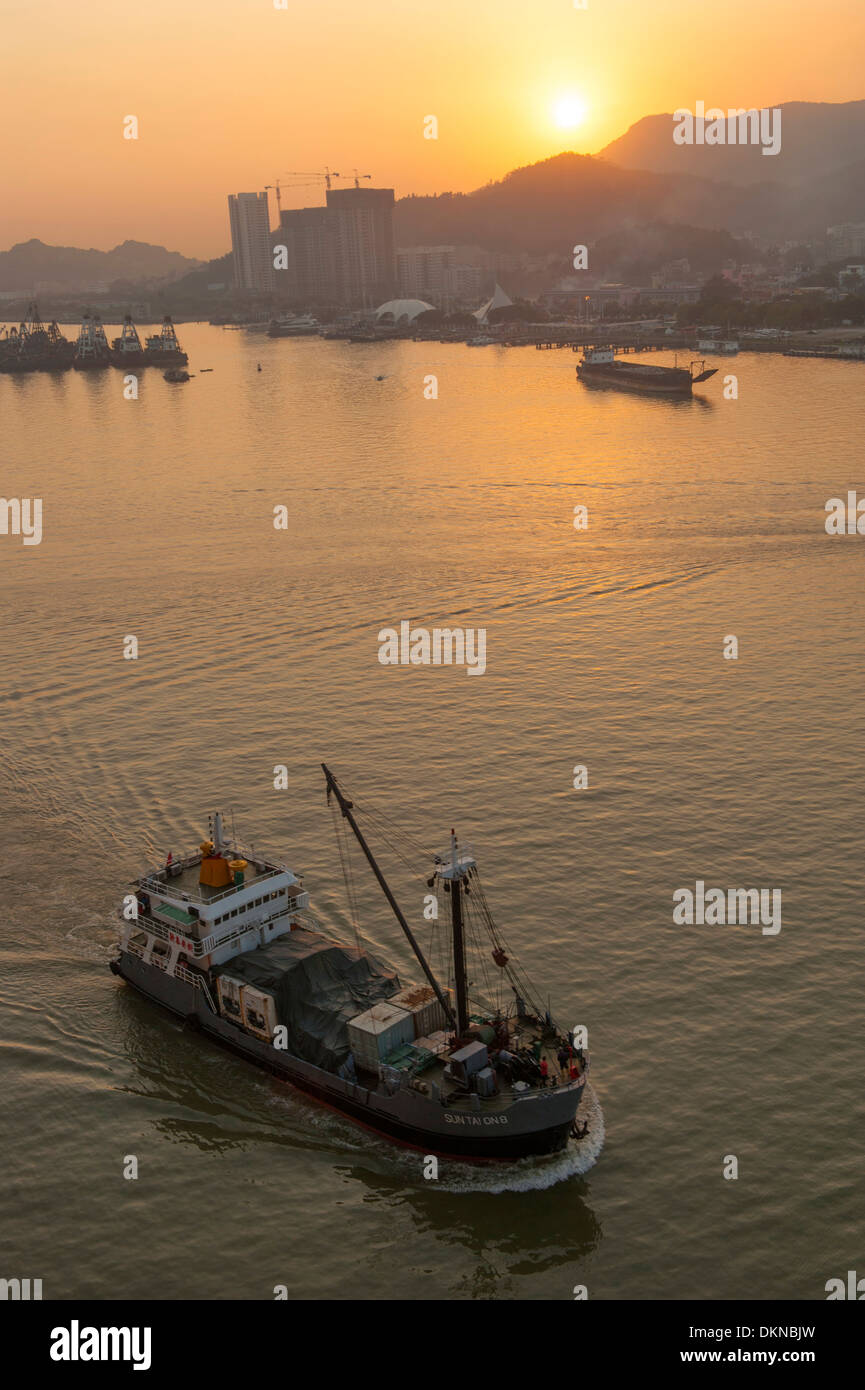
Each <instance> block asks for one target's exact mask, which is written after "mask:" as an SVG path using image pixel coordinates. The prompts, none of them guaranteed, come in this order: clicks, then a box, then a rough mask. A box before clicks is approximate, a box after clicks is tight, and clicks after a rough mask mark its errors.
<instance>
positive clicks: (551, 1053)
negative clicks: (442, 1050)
mask: <svg viewBox="0 0 865 1390" xmlns="http://www.w3.org/2000/svg"><path fill="white" fill-rule="evenodd" d="M538 1041H540V1042H541V1050H540V1053H539V1056H538V1061H540V1060H541V1058H545V1059H546V1063H547V1068H548V1080H547V1085H546V1087H544V1088H541V1087H539V1086H537V1085H530V1086H528V1088H525V1087H524V1088H523V1089H515V1088H514V1086H513V1085H512V1084H510V1083H509V1082H503V1081H502V1080H501V1078H500V1075H499V1073H498V1072H497V1073H496V1079H497V1084H498V1086H499V1089H498V1090H497V1091H496V1093H495V1095H492V1096H484V1097H483V1098H481V1102H480V1103H481V1113H482V1114H495V1112H496V1111H499V1110H507V1109H508V1108H509V1107H510V1106H511V1105H512V1104H513V1102H514V1100H515V1099H517V1098H518V1097H519V1096H525V1095H528V1094H531V1093H536V1092H537V1091H538V1090H540V1089H544V1090H547V1091H550V1092H552V1091H554V1090H557V1091H561V1090H564V1089H566V1088H568V1087H574V1086H576V1085H578V1084H579V1079H580V1078H581V1077H582V1075H583V1069H582V1068H580V1078H577V1079H575V1080H574V1081H571V1079H570V1077H569V1076H568V1077H565V1076H563V1075H562V1072H561V1069H560V1067H559V1061H558V1057H557V1048H556V1045H555V1044H554V1043H548V1042H544V1040H543V1038H542V1030H541V1028H540V1027H539V1026H538V1025H537V1024H536V1023H533V1022H531V1021H529V1020H528V1019H523V1020H522V1021H521V1023H520V1026H519V1028H518V1029H517V1027H516V1024H515V1023H514V1028H513V1031H512V1033H511V1038H510V1043H509V1050H510V1051H512V1052H517V1051H518V1049H520V1048H532V1046H533V1045H534V1044H535V1043H536V1042H538ZM448 1060H449V1059H448V1057H447V1056H445V1057H444V1058H436V1060H435V1062H432V1063H430V1064H428V1065H427V1066H425V1067H424V1068H423V1070H422V1071H420V1072H418V1073H417V1074H416V1080H417V1081H419V1082H422V1083H425V1084H426V1086H427V1087H429V1085H430V1084H431V1083H435V1085H437V1086H438V1088H439V1090H440V1091H441V1094H442V1096H443V1097H445V1098H446V1099H447V1102H448V1104H449V1106H450V1107H452V1108H454V1109H456V1110H457V1111H458V1112H460V1113H461V1112H462V1111H465V1112H466V1113H474V1112H475V1109H476V1107H475V1103H474V1099H473V1093H471V1092H468V1091H466V1090H465V1088H464V1087H463V1086H461V1085H460V1084H459V1083H458V1082H457V1081H455V1080H453V1079H452V1078H451V1077H449V1076H446V1075H445V1065H446V1063H447V1061H448ZM578 1065H579V1063H578ZM553 1082H555V1085H553Z"/></svg>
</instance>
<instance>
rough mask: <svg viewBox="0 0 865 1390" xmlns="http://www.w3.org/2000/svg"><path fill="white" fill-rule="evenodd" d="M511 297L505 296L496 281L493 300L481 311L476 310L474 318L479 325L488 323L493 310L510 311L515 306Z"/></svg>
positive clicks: (482, 307) (482, 306)
mask: <svg viewBox="0 0 865 1390" xmlns="http://www.w3.org/2000/svg"><path fill="white" fill-rule="evenodd" d="M513 302H514V301H513V300H512V299H511V298H510V296H509V295H507V294H505V292H504V290H503V289H502V287H501V285H500V284H499V283H498V281H496V287H495V290H494V291H493V297H492V299H488V300H487V302H486V304H482V305H481V307H480V308H479V309H475V312H474V317H475V318H476V319H477V321H478V323H486V322H487V321H488V319H489V316H490V313H491V311H492V310H493V309H508V308H510V306H511V305H512V304H513Z"/></svg>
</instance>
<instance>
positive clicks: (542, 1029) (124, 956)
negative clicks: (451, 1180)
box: [110, 764, 589, 1160]
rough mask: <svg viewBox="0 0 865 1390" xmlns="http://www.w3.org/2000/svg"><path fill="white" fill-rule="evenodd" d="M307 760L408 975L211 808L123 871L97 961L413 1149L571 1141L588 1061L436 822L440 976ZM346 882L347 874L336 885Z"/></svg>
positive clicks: (434, 886) (538, 1146)
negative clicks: (131, 875) (381, 900)
mask: <svg viewBox="0 0 865 1390" xmlns="http://www.w3.org/2000/svg"><path fill="white" fill-rule="evenodd" d="M322 769H323V772H324V775H325V785H326V792H327V800H328V802H329V803H330V804H331V808H332V810H333V812H334V820H335V825H336V828H337V840H338V844H339V846H340V855H341V858H342V859H343V867H344V870H347V859H346V857H345V856H346V854H347V850H348V846H349V844H350V843H351V842H350V841H349V838H348V831H347V829H346V826H347V827H350V829H351V832H352V834H353V836H354V839H355V840H356V842H357V844H358V845H359V846H360V849H361V851H362V853H363V855H364V857H365V859H366V860H367V862H368V864H369V867H370V868H371V870H372V872H373V874H374V876H375V879H376V880H377V882H378V884H379V887H380V888H381V890H382V892H383V893H384V896H385V898H386V900H387V902H388V904H389V906H390V908H391V910H392V911H393V914H394V916H395V917H396V920H397V922H398V923H399V925H400V927H401V929H402V931H403V934H404V936H405V938H406V941H407V942H408V945H409V946H410V948H411V950H412V952H413V954H414V957H415V959H416V961H417V963H418V967H419V970H420V973H421V974H422V976H423V980H422V981H420V982H418V981H414V982H411V981H403V980H401V979H400V977H399V976H398V975H397V974H396V973H395V972H394V971H393V970H392V969H390V968H389V967H388V966H387V965H385V964H383V963H382V962H381V961H379V960H378V959H377V957H375V956H374V955H372V954H371V953H370V952H369V951H368V950H366V949H363V948H362V947H361V942H360V938H359V936H358V937H357V938H356V942H355V944H354V945H347V944H346V943H344V942H341V941H339V940H337V939H335V938H334V937H333V936H331V935H330V934H329V933H328V932H326V930H325V929H324V928H323V927H322V925H321V924H320V923H319V922H318V920H317V919H316V918H315V917H314V916H313V915H312V914H311V912H310V910H309V894H308V892H307V890H306V889H305V888H304V886H303V882H302V879H301V878H300V877H299V876H298V875H297V874H295V873H294V872H293V871H292V870H291V869H290V868H288V867H287V866H286V865H285V864H283V863H281V862H278V861H277V860H275V859H272V858H269V857H264V856H262V855H261V853H260V852H257V851H254V850H252V849H249V850H246V849H243V848H242V847H241V845H240V844H238V843H237V841H236V840H235V838H234V837H233V835H232V837H231V838H229V837H228V835H227V832H226V828H225V826H224V822H223V818H222V816H221V815H220V814H218V813H217V814H214V815H212V816H211V817H210V822H209V835H208V838H207V839H205V840H203V841H202V842H201V844H200V845H199V848H198V850H197V851H194V852H193V853H190V854H188V855H185V856H181V857H180V858H177V859H175V858H174V857H173V855H169V856H168V858H167V860H166V863H165V864H164V865H163V866H162V867H161V868H157V869H154V870H151V871H150V872H148V873H145V874H144V875H142V876H141V877H140V878H138V879H136V880H135V883H134V885H133V891H132V892H131V893H129V894H127V896H126V898H125V899H124V905H123V908H122V913H121V916H122V920H123V927H122V931H121V936H120V943H119V947H118V952H117V955H116V957H115V958H114V959H113V960H112V961H111V963H110V966H111V970H112V971H113V972H114V974H115V975H118V976H120V977H121V978H122V979H124V980H125V981H127V982H128V983H129V984H130V985H132V986H134V987H135V988H136V989H137V990H139V991H140V992H141V993H142V994H143V995H146V996H147V997H148V999H150V1000H152V1001H153V1002H155V1003H157V1004H161V1005H163V1006H164V1007H165V1008H167V1009H169V1010H170V1011H171V1012H172V1013H173V1014H175V1015H177V1016H179V1017H181V1018H183V1019H185V1020H186V1022H187V1024H188V1025H190V1026H191V1027H193V1028H195V1029H196V1030H198V1031H200V1033H201V1034H202V1035H203V1036H205V1037H207V1038H208V1039H211V1040H213V1041H214V1042H216V1043H219V1044H221V1045H223V1046H224V1047H227V1048H230V1049H231V1050H232V1051H233V1052H235V1053H237V1054H239V1055H240V1056H241V1057H244V1058H246V1059H247V1060H249V1061H251V1062H254V1063H256V1064H258V1065H259V1066H261V1067H264V1068H266V1069H267V1070H268V1071H270V1072H272V1073H273V1074H275V1075H276V1076H278V1077H280V1078H282V1079H284V1080H285V1081H288V1082H290V1083H292V1084H293V1085H294V1086H297V1087H298V1088H299V1089H300V1090H302V1091H304V1092H306V1093H308V1094H309V1095H311V1096H313V1097H315V1098H316V1099H317V1100H319V1101H323V1102H325V1103H326V1104H327V1105H329V1106H331V1107H332V1108H334V1109H335V1110H337V1111H340V1112H341V1113H342V1114H344V1115H346V1116H348V1117H350V1118H351V1119H352V1120H354V1121H357V1122H358V1123H360V1124H361V1125H364V1126H365V1127H367V1128H369V1129H371V1130H374V1131H376V1132H377V1133H379V1134H382V1135H385V1136H387V1137H388V1138H390V1139H393V1140H396V1141H398V1142H400V1143H401V1144H404V1145H408V1146H410V1147H414V1148H417V1149H420V1150H421V1151H422V1152H424V1153H434V1154H441V1155H447V1156H453V1157H456V1158H461V1159H480V1160H484V1159H505V1160H507V1159H518V1158H523V1157H526V1156H529V1155H536V1154H549V1153H555V1152H557V1151H559V1150H561V1149H563V1148H565V1147H566V1146H567V1144H568V1141H569V1138H570V1137H572V1136H575V1137H579V1138H582V1137H583V1134H584V1133H585V1128H584V1130H583V1132H582V1133H580V1132H579V1131H578V1130H576V1127H575V1117H576V1113H577V1108H578V1106H579V1104H580V1100H581V1099H582V1097H583V1095H584V1092H585V1087H586V1081H587V1075H588V1070H589V1057H588V1053H587V1051H586V1050H585V1048H584V1047H583V1046H581V1045H580V1044H581V1043H582V1041H583V1037H582V1034H581V1033H578V1034H574V1033H567V1032H565V1031H563V1030H562V1029H560V1028H559V1027H558V1026H557V1025H556V1024H555V1023H554V1022H553V1019H552V1017H551V1015H550V1013H549V1010H548V1009H544V1008H543V1005H542V1003H539V1002H538V1000H537V998H536V997H534V992H533V990H532V988H531V986H530V984H529V982H528V981H527V979H526V977H525V975H524V974H523V972H522V971H521V970H520V969H519V968H518V967H517V965H516V963H515V962H514V961H513V960H512V959H511V957H510V956H509V955H508V953H507V952H506V950H505V946H504V943H503V941H502V938H501V935H500V933H499V930H498V928H497V927H496V925H495V923H494V921H493V918H492V914H491V912H490V909H489V906H488V904H487V901H486V898H485V896H484V892H483V889H482V887H481V884H480V878H479V874H478V867H477V863H476V860H475V858H474V856H473V855H472V853H471V851H470V849H469V848H468V847H467V846H465V845H460V844H459V842H458V840H457V837H456V835H455V834H454V833H453V831H452V832H451V836H450V844H449V847H448V850H447V852H446V853H445V854H443V855H438V856H435V857H434V858H433V860H432V864H431V866H430V869H428V870H427V872H428V873H429V875H430V876H429V877H428V878H427V880H426V883H427V887H428V888H429V889H430V890H431V891H430V893H429V894H428V895H427V896H426V899H425V902H426V904H427V906H429V905H431V904H432V903H435V905H436V907H435V910H434V911H433V910H432V909H430V911H431V921H432V923H433V926H434V927H435V928H436V932H437V934H440V937H439V946H440V948H443V949H442V951H441V953H442V955H443V958H444V960H445V961H446V962H447V965H446V970H447V973H446V975H445V977H444V979H443V980H440V979H439V978H438V976H437V975H436V974H435V973H434V972H433V970H432V968H431V965H430V963H429V961H428V959H427V956H426V955H425V953H424V952H423V950H422V949H421V946H420V944H419V942H418V940H417V937H416V935H415V933H414V932H413V931H412V929H411V927H410V926H409V923H408V921H407V919H406V917H405V915H404V914H403V912H402V909H401V908H400V907H399V904H398V903H397V901H396V898H395V897H394V895H393V893H392V891H391V889H390V887H389V885H388V883H387V882H386V880H385V878H384V875H383V873H382V871H381V869H380V867H379V865H378V862H377V860H376V858H375V856H374V855H373V852H372V850H371V849H370V847H369V844H368V842H367V840H366V837H365V835H364V833H363V831H362V830H361V828H360V826H359V824H358V821H357V818H356V815H355V809H356V808H355V806H354V803H353V802H352V801H351V800H350V799H349V798H348V797H347V796H346V794H345V792H344V791H343V789H342V787H341V786H340V784H339V782H338V781H337V779H336V777H335V776H334V774H333V773H332V772H331V771H330V769H329V768H327V767H326V766H325V765H324V764H322ZM375 823H376V824H377V825H378V823H379V822H378V820H376V822H375ZM340 835H342V837H343V838H344V841H345V844H344V845H343V843H342V842H341V840H340ZM351 883H352V879H351V875H350V872H348V871H346V884H347V887H348V888H349V890H350V886H351ZM439 910H441V912H442V920H441V923H439V920H438V912H439ZM424 915H425V916H426V915H427V913H426V912H425V914H424ZM481 946H483V958H482V959H481V958H480V957H479V959H478V963H477V966H474V965H473V967H472V980H474V979H478V980H482V981H483V982H484V995H483V997H482V996H481V995H480V994H478V993H476V992H475V987H474V984H472V985H471V986H470V984H469V975H468V961H469V960H470V959H471V958H472V956H471V953H472V951H474V950H479V949H480V948H481ZM440 973H441V972H440Z"/></svg>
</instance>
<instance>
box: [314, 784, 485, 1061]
mask: <svg viewBox="0 0 865 1390" xmlns="http://www.w3.org/2000/svg"><path fill="white" fill-rule="evenodd" d="M321 770H322V772H323V773H324V776H325V780H326V782H327V796H328V800H330V795H331V792H332V793H333V795H334V796H335V797H336V800H337V804H338V806H339V809H340V811H341V812H342V814H343V817H344V819H345V820H347V821H348V823H349V825H350V826H351V828H352V830H353V832H354V836H355V839H356V840H357V842H358V844H359V845H360V847H361V849H362V850H363V852H364V854H365V855H366V858H367V860H368V862H369V866H370V868H371V869H372V871H373V873H374V874H375V876H376V878H377V879H378V882H379V884H380V885H381V889H382V891H383V893H384V895H385V897H386V898H387V900H388V902H389V903H390V906H391V909H392V911H393V914H394V916H395V917H396V920H397V921H398V922H399V924H400V926H401V927H402V929H403V932H404V933H405V936H406V940H407V941H408V944H409V945H410V946H411V948H412V950H413V951H414V953H415V955H416V957H417V959H418V962H419V963H420V967H421V969H422V970H423V973H424V974H425V975H426V977H427V979H428V980H429V982H430V984H431V985H432V987H433V989H434V990H435V993H436V998H437V999H438V1001H439V1003H440V1004H441V1006H442V1008H443V1009H444V1011H445V1015H446V1016H447V1019H448V1022H449V1023H450V1026H451V1028H452V1029H453V1030H454V1032H455V1033H456V1034H457V1035H458V1036H462V1034H463V1033H464V1032H465V1030H466V1027H467V1026H468V1012H467V1009H466V980H465V960H464V952H463V944H462V916H461V915H460V926H459V938H460V948H459V949H460V965H461V969H460V970H456V963H457V947H456V941H457V934H458V933H457V927H456V918H455V919H454V967H455V972H456V995H457V1017H456V1018H455V1017H454V1012H453V1009H452V1008H451V1006H450V1003H449V1002H448V998H447V995H446V994H445V992H444V990H443V989H442V988H441V985H440V984H439V982H438V980H437V979H436V977H435V975H434V974H433V972H432V970H431V969H430V966H429V964H428V962H427V959H426V956H425V955H424V953H423V951H422V950H421V948H420V946H419V945H418V943H417V940H416V938H415V936H414V933H413V932H412V930H411V927H410V926H409V924H408V922H407V921H406V919H405V917H404V916H403V913H402V911H401V909H400V906H399V903H398V902H397V900H396V898H395V897H394V895H393V893H392V892H391V891H390V888H389V886H388V883H387V880H386V879H385V876H384V874H383V873H382V871H381V869H380V868H379V866H378V864H377V863H376V861H375V857H374V856H373V853H372V850H371V849H370V847H369V845H368V844H367V842H366V840H365V839H364V836H363V832H362V831H361V829H360V827H359V825H358V823H357V821H356V820H355V818H354V816H353V815H352V808H353V805H354V803H353V802H352V801H349V800H348V799H347V797H345V796H344V795H343V793H342V791H341V789H340V787H339V785H338V783H337V780H336V778H335V777H334V775H333V773H332V772H331V770H330V768H329V767H328V766H327V764H326V763H322V764H321ZM454 845H455V842H454ZM455 854H456V850H455V848H454V855H455ZM454 864H455V865H456V859H455V858H454ZM454 901H456V902H458V901H459V890H458V889H457V892H456V898H455V899H454ZM456 911H457V912H460V909H459V908H457V909H456ZM460 1001H462V1003H461V1004H460Z"/></svg>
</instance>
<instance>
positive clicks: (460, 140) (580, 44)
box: [0, 0, 865, 256]
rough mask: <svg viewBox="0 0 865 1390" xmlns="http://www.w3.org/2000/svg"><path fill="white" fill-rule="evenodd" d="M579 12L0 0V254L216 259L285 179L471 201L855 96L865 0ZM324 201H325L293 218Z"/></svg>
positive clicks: (424, 3) (372, 1) (488, 5)
mask: <svg viewBox="0 0 865 1390" xmlns="http://www.w3.org/2000/svg"><path fill="white" fill-rule="evenodd" d="M588 5H589V8H588V9H587V10H580V9H575V8H574V5H573V0H287V8H286V9H283V10H277V9H275V8H274V0H81V3H78V2H77V0H0V90H2V94H3V102H2V111H3V118H2V119H3V133H2V137H0V188H2V192H3V196H2V198H0V249H5V248H6V247H8V246H10V245H11V244H12V243H13V242H16V241H22V240H26V239H27V238H28V237H31V236H36V237H40V238H41V239H42V240H43V241H47V242H52V243H57V244H65V245H76V246H96V247H100V248H102V249H108V248H109V247H111V246H113V245H115V244H116V243H117V242H118V241H122V240H124V239H125V238H126V237H133V238H136V239H138V240H142V241H152V242H157V243H160V244H162V245H165V246H168V247H169V248H170V249H172V250H179V251H183V252H185V253H186V254H187V255H201V256H211V255H218V254H220V253H222V252H223V251H225V250H227V249H228V246H229V235H228V216H227V209H226V194H227V193H229V192H237V191H240V190H246V189H254V188H261V187H263V186H264V184H266V183H271V182H273V180H274V178H275V177H277V176H279V175H282V174H285V173H286V172H287V171H290V170H294V169H301V170H309V169H312V170H316V169H319V168H323V167H324V166H325V165H326V164H327V165H330V167H331V168H332V169H334V168H335V169H340V170H350V169H351V168H352V167H353V166H355V165H357V166H358V167H359V168H360V169H361V171H362V172H369V173H371V174H372V175H373V184H374V185H379V186H388V187H389V186H392V187H394V188H395V189H396V192H397V196H398V197H399V196H401V195H402V194H405V193H411V192H415V193H431V192H440V191H444V190H446V189H454V190H468V189H471V188H474V187H477V186H478V185H479V184H482V183H486V182H487V181H488V180H489V179H491V178H496V177H499V176H500V175H502V174H503V173H506V172H507V170H508V169H510V168H513V167H515V166H516V165H519V164H525V163H530V162H531V161H533V160H536V159H543V158H544V157H546V156H547V155H550V154H556V153H558V152H559V151H560V150H562V149H577V150H580V151H581V152H587V153H592V152H594V151H596V150H598V149H600V148H602V147H603V146H604V145H605V144H606V143H607V142H608V141H610V140H612V139H614V138H615V137H616V136H617V135H619V134H621V133H622V132H623V131H624V130H626V129H627V127H628V126H629V125H631V124H632V123H633V122H634V121H636V120H638V119H639V117H640V116H642V115H647V114H651V113H652V112H656V111H665V110H666V111H670V110H673V109H674V108H675V107H676V106H689V107H693V105H694V103H695V102H696V101H697V100H698V99H703V100H704V101H705V102H706V104H707V105H717V106H722V107H727V106H747V107H750V106H758V107H759V106H767V105H775V104H777V103H778V102H782V101H791V100H806V101H807V100H810V101H851V100H855V99H859V98H862V97H863V96H865V75H863V61H862V60H863V57H865V0H823V3H821V4H817V3H815V0H717V2H716V3H711V0H588ZM567 94H574V95H575V96H577V97H578V98H579V99H580V101H581V102H582V103H584V105H585V107H586V116H585V119H584V121H583V122H582V124H581V125H579V126H578V127H577V128H574V129H571V130H564V129H561V128H559V127H557V125H556V122H555V119H554V117H553V108H554V106H555V103H556V101H557V99H558V98H560V97H561V96H564V95H567ZM431 114H432V115H435V116H437V118H438V121H439V138H438V140H437V141H433V140H424V139H423V138H422V129H423V118H424V117H425V116H427V115H431ZM127 115H136V116H137V117H138V119H139V123H140V135H139V139H138V140H137V141H131V140H124V139H123V138H122V122H123V118H124V116H127ZM321 201H323V192H321V193H319V189H318V186H313V187H310V188H304V189H299V190H296V191H295V192H294V193H293V194H291V195H288V196H284V199H283V206H302V205H304V204H312V203H318V202H321Z"/></svg>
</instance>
